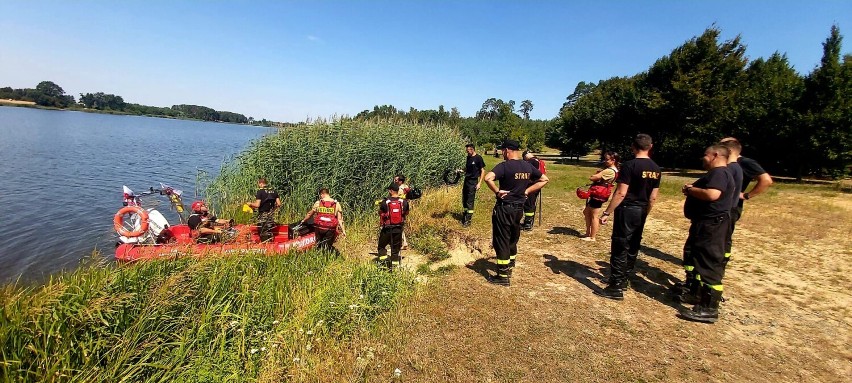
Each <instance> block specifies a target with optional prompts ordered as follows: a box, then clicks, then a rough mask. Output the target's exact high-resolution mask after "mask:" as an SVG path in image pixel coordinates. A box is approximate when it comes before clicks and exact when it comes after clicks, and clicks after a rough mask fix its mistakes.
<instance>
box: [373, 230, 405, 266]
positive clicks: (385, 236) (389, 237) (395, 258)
mask: <svg viewBox="0 0 852 383" xmlns="http://www.w3.org/2000/svg"><path fill="white" fill-rule="evenodd" d="M388 245H390V249H391V251H390V262H388V250H387V247H388ZM401 249H402V226H387V227H383V228H382V230H381V231H380V232H379V249H378V253H379V262H382V263H386V264H387V263H389V264H390V265H391V266H399V264H400V257H399V251H400V250H401Z"/></svg>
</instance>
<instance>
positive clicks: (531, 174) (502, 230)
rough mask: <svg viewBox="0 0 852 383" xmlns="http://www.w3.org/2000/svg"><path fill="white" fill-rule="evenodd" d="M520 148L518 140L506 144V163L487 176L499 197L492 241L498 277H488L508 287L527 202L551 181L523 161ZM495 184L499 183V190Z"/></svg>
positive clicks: (492, 226) (493, 213)
mask: <svg viewBox="0 0 852 383" xmlns="http://www.w3.org/2000/svg"><path fill="white" fill-rule="evenodd" d="M519 146H520V145H519V144H518V142H517V141H513V140H506V141H504V142H503V144H502V145H501V146H500V147H499V149H503V159H505V160H506V161H504V162H501V163H499V164H497V166H495V167H494V169H492V170H491V171H490V172H489V173H488V174H487V175H486V176H485V183H486V184H487V185H488V188H490V189H491V191H493V192H494V194H495V195H496V196H497V202H496V204H495V205H494V210H493V212H492V213H491V230H492V233H491V241H492V245H493V246H494V251H495V252H496V253H497V275H496V276H492V277H489V278H488V281H489V282H491V283H494V284H497V285H502V286H509V279H510V278H511V276H512V267H514V265H515V257H516V256H517V254H518V239H519V238H520V237H521V219H522V218H523V216H524V201H526V199H527V196H528V195H530V194H532V193H534V192H536V191H538V190H541V188H542V187H544V185H545V184H546V183H547V181H548V179H547V176H545V175H543V174H541V172H540V171H539V170H538V168H537V167H533V166H532V165H531V164H530V163H529V162H526V161H523V160H521V158H520V154H521V153H520V152H519V151H518V150H519ZM495 181H497V182H499V183H500V186H499V187H498V186H497V184H496V183H495Z"/></svg>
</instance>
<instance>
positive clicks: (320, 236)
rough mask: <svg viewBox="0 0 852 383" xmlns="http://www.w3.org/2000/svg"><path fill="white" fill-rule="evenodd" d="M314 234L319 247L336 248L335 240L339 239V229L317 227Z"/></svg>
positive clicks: (321, 248)
mask: <svg viewBox="0 0 852 383" xmlns="http://www.w3.org/2000/svg"><path fill="white" fill-rule="evenodd" d="M314 235H315V236H316V240H317V249H320V250H328V251H333V250H334V241H335V240H336V239H337V230H326V229H316V231H314Z"/></svg>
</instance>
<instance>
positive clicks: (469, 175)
mask: <svg viewBox="0 0 852 383" xmlns="http://www.w3.org/2000/svg"><path fill="white" fill-rule="evenodd" d="M464 149H465V150H466V151H467V159H466V161H465V163H464V185H463V186H462V208H463V209H464V212H463V213H462V214H463V216H462V217H463V218H462V226H464V227H468V226H470V220H471V219H473V206H474V204H475V203H476V191H477V190H479V188H480V187H481V186H482V179H483V177H485V161H483V160H482V156H480V155H479V154H476V148H474V146H473V144H467V145H465V146H464Z"/></svg>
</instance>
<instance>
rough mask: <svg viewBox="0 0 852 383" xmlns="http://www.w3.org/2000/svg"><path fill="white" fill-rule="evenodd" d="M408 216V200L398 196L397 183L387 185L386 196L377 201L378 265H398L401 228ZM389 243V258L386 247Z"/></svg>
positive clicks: (394, 266) (387, 266)
mask: <svg viewBox="0 0 852 383" xmlns="http://www.w3.org/2000/svg"><path fill="white" fill-rule="evenodd" d="M406 216H408V200H405V199H402V198H400V197H399V185H397V184H396V183H392V184H390V186H388V197H387V198H385V199H383V200H381V201H380V202H379V220H380V224H381V231H380V232H379V248H378V256H379V257H378V263H379V265H380V266H383V267H385V268H387V269H388V270H393V269H394V268H396V267H399V265H400V261H401V258H400V255H399V252H400V250H401V249H402V229H403V226H404V225H405V217H406ZM388 245H390V249H391V250H390V258H388V250H387V247H388Z"/></svg>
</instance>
